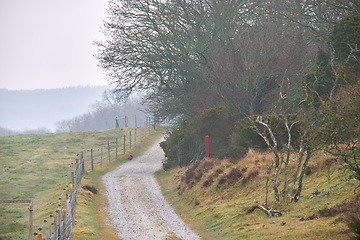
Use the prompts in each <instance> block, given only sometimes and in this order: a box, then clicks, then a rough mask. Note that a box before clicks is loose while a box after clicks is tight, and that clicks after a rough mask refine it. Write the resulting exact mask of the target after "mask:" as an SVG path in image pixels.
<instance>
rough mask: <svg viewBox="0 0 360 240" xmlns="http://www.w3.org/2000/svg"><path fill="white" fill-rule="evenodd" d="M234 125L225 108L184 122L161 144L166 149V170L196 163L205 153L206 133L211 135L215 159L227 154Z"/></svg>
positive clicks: (212, 152)
mask: <svg viewBox="0 0 360 240" xmlns="http://www.w3.org/2000/svg"><path fill="white" fill-rule="evenodd" d="M230 133H231V128H230V124H229V123H228V113H227V110H226V108H225V107H219V108H211V109H206V110H203V111H201V112H200V113H199V115H198V116H196V117H194V118H191V119H188V120H184V121H182V122H181V123H180V124H179V125H178V126H177V127H176V128H174V129H173V130H172V132H170V133H169V134H168V137H167V138H166V140H165V141H164V142H162V143H161V144H160V146H161V147H162V149H163V150H164V152H165V156H166V160H165V162H164V169H165V170H167V169H170V168H172V167H175V166H180V167H181V166H185V165H189V164H190V163H193V162H197V161H198V160H201V159H203V158H204V155H205V136H207V135H208V136H209V137H210V154H211V157H213V158H223V157H225V156H226V155H227V152H228V148H229V145H230V137H229V136H230Z"/></svg>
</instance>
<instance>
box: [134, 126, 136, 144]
mask: <svg viewBox="0 0 360 240" xmlns="http://www.w3.org/2000/svg"><path fill="white" fill-rule="evenodd" d="M134 146H136V128H135V136H134Z"/></svg>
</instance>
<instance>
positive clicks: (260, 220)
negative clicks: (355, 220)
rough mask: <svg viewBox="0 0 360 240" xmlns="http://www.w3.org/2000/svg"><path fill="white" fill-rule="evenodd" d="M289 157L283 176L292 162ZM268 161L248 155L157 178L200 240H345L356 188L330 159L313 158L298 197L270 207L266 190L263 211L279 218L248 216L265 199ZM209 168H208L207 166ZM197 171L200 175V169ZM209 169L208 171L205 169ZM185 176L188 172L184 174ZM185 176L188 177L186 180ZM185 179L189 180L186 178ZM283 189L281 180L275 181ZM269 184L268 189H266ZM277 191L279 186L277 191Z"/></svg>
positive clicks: (269, 158) (354, 209)
mask: <svg viewBox="0 0 360 240" xmlns="http://www.w3.org/2000/svg"><path fill="white" fill-rule="evenodd" d="M294 159H296V155H292V156H291V160H290V163H289V168H291V171H289V173H288V176H292V174H293V172H294V169H295V166H296V164H297V162H296V161H295V160H294ZM272 160H273V156H272V154H271V153H266V152H265V153H257V152H256V151H253V150H250V151H249V152H248V154H247V156H246V157H245V158H244V159H241V160H240V161H231V160H226V159H225V160H218V159H215V160H214V159H210V160H203V161H201V162H199V163H196V165H195V164H194V165H192V166H189V167H188V168H178V169H173V170H171V171H169V172H159V173H158V174H157V176H158V180H159V181H160V183H161V185H162V187H163V192H164V193H165V196H166V197H167V198H168V200H169V201H170V202H171V204H172V206H173V207H175V209H177V211H178V213H179V214H180V215H182V217H183V218H184V219H193V221H189V224H192V226H193V228H195V229H197V230H198V232H199V234H200V235H202V237H203V238H204V239H349V238H350V237H351V236H352V235H351V233H350V232H349V230H348V229H349V228H348V226H347V224H346V219H347V215H348V214H349V213H350V212H352V213H355V214H358V216H359V215H360V206H359V205H358V204H359V203H358V202H359V200H356V199H358V198H359V196H356V195H355V193H354V189H355V188H356V186H357V184H358V182H356V181H355V180H350V181H349V180H347V177H348V173H347V172H344V171H342V170H340V168H341V166H340V165H339V163H338V162H336V161H335V160H334V159H333V158H331V157H330V156H328V155H326V154H324V153H321V152H319V153H318V154H316V155H315V156H314V157H313V159H312V160H311V162H310V164H309V168H308V169H307V170H306V171H307V174H306V176H305V179H304V189H303V194H302V196H301V198H300V201H299V202H298V203H293V202H291V201H290V199H286V201H284V202H282V203H280V204H279V203H278V204H275V203H274V201H273V200H272V198H273V193H272V185H270V187H269V199H270V201H269V206H270V207H273V208H274V209H282V210H284V214H283V216H281V217H272V218H269V217H268V216H267V215H266V214H265V213H264V212H262V211H260V210H255V211H252V212H248V210H249V209H250V208H251V207H252V206H253V204H254V199H256V200H257V201H258V202H260V203H261V202H263V201H264V199H265V181H266V177H267V170H268V167H269V165H270V164H271V161H272ZM210 162H213V164H212V163H210ZM202 166H203V167H204V169H202ZM208 166H211V167H208ZM188 171H189V172H188ZM187 172H188V174H186V173H187ZM189 173H191V174H189ZM280 181H281V184H283V178H282V177H281V178H280ZM270 184H271V183H270ZM280 189H282V185H281V187H280Z"/></svg>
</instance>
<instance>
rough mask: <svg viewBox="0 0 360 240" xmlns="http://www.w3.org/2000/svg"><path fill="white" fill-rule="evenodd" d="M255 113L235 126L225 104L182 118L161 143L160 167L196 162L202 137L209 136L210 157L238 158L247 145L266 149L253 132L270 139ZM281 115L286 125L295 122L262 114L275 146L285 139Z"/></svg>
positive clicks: (294, 133)
mask: <svg viewBox="0 0 360 240" xmlns="http://www.w3.org/2000/svg"><path fill="white" fill-rule="evenodd" d="M256 117H257V116H252V117H248V118H243V119H240V120H238V121H237V122H236V123H235V125H233V124H230V123H229V118H228V113H227V111H226V108H225V107H219V108H211V109H206V110H203V111H202V112H200V113H199V115H198V116H196V117H194V118H191V119H188V120H184V121H182V122H181V123H180V124H179V125H178V126H177V127H176V128H174V129H172V131H171V132H169V135H168V137H167V138H166V141H164V142H162V143H161V147H162V148H163V150H164V152H165V156H166V160H165V162H164V169H165V170H166V169H169V168H172V167H174V166H184V165H188V164H190V163H192V162H197V161H198V160H201V159H203V158H204V155H205V136H207V135H208V136H209V137H210V155H211V156H210V157H212V158H220V159H221V158H224V157H226V158H231V159H241V158H242V157H244V156H245V155H246V153H247V152H248V150H249V148H250V147H251V148H255V149H257V150H266V149H268V146H267V145H266V144H265V142H264V140H263V139H262V138H261V137H260V136H259V135H258V134H257V133H256V131H255V127H256V128H257V129H258V130H259V131H260V132H261V133H263V134H265V135H266V136H267V137H268V138H269V139H270V141H271V138H270V136H269V134H268V132H267V130H266V129H265V128H264V127H263V126H262V125H260V124H257V123H256V122H255V120H256ZM285 118H286V119H287V121H288V123H289V125H291V124H292V123H294V122H295V121H296V119H295V116H293V115H287V116H280V115H264V116H263V121H265V122H266V123H267V124H269V126H270V127H271V129H272V131H273V133H274V135H275V138H276V141H277V144H278V148H282V147H284V146H285V145H286V144H287V142H288V133H287V130H286V127H285ZM300 126H301V125H300V122H296V124H294V126H293V128H292V130H291V137H292V147H293V148H297V147H298V145H299V136H300V134H299V129H300Z"/></svg>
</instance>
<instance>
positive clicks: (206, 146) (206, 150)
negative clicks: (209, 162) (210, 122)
mask: <svg viewBox="0 0 360 240" xmlns="http://www.w3.org/2000/svg"><path fill="white" fill-rule="evenodd" d="M205 158H209V136H205Z"/></svg>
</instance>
